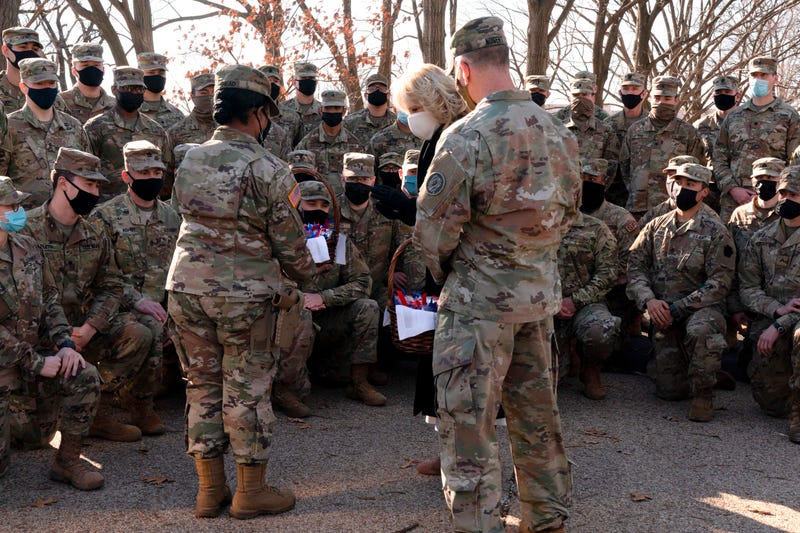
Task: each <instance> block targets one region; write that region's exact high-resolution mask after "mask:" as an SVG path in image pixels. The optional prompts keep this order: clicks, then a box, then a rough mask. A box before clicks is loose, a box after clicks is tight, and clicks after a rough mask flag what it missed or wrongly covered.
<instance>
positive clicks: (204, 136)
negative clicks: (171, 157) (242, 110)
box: [167, 111, 218, 168]
mask: <svg viewBox="0 0 800 533" xmlns="http://www.w3.org/2000/svg"><path fill="white" fill-rule="evenodd" d="M217 126H218V124H217V123H216V122H215V121H214V117H213V116H211V115H208V116H205V115H198V114H197V113H196V112H195V111H192V112H191V113H189V114H188V115H186V116H185V117H184V118H182V119H181V120H179V121H178V122H176V123H175V124H174V125H173V126H172V127H170V128H169V129H168V130H167V134H168V135H169V140H170V143H172V147H173V148H175V147H176V146H178V145H179V144H186V143H197V144H203V143H204V142H206V141H207V140H209V139H210V138H211V136H212V135H213V134H214V130H215V129H217ZM178 165H180V161H178V160H177V159H176V160H175V168H178Z"/></svg>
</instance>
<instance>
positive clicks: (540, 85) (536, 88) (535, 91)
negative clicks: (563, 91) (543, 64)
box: [525, 74, 550, 108]
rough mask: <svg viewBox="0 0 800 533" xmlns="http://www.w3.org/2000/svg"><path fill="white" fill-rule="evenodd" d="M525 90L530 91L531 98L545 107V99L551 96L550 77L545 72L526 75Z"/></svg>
mask: <svg viewBox="0 0 800 533" xmlns="http://www.w3.org/2000/svg"><path fill="white" fill-rule="evenodd" d="M525 90H526V91H530V93H531V100H533V101H534V102H536V103H537V104H538V105H539V107H542V108H544V103H545V101H546V100H547V99H548V98H549V97H550V78H548V77H547V76H546V75H545V74H530V75H528V76H525Z"/></svg>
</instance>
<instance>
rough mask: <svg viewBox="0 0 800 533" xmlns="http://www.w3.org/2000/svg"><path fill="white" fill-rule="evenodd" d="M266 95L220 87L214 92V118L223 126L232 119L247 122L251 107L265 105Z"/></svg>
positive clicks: (256, 107)
mask: <svg viewBox="0 0 800 533" xmlns="http://www.w3.org/2000/svg"><path fill="white" fill-rule="evenodd" d="M268 104H269V102H268V101H267V97H266V96H264V95H263V94H259V93H257V92H254V91H249V90H247V89H234V88H231V89H220V90H219V91H217V92H215V93H214V120H216V121H217V124H220V125H222V126H225V125H227V124H230V123H231V121H232V120H233V119H236V120H238V121H239V122H241V123H242V124H247V120H248V119H249V117H250V111H251V110H252V109H254V108H255V109H258V108H259V107H266V106H267V105H268Z"/></svg>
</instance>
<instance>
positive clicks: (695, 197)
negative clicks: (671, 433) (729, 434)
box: [627, 164, 736, 422]
mask: <svg viewBox="0 0 800 533" xmlns="http://www.w3.org/2000/svg"><path fill="white" fill-rule="evenodd" d="M674 178H675V187H676V189H677V190H678V192H677V194H676V195H675V197H676V205H677V208H676V209H675V210H674V211H672V212H670V213H668V214H666V215H663V216H660V217H658V218H656V219H654V220H652V221H651V222H649V223H648V224H647V225H646V226H645V227H644V228H643V229H642V232H641V233H640V234H639V237H637V239H636V242H634V243H633V246H632V248H631V253H630V257H629V259H628V290H627V292H628V296H629V297H630V298H631V299H632V300H633V301H635V302H636V305H637V307H638V308H639V309H641V310H642V311H645V310H646V311H647V312H648V314H649V316H650V320H651V323H652V327H653V330H652V332H651V335H650V336H651V338H653V344H654V347H655V368H656V395H658V397H659V398H662V399H665V400H682V399H685V398H687V397H688V396H689V390H690V388H689V380H691V382H692V383H691V385H692V394H693V400H692V405H691V408H690V409H689V419H690V420H693V421H695V422H708V421H710V420H711V419H712V417H713V399H712V397H713V394H712V388H713V386H714V384H715V381H716V372H717V370H719V368H720V363H721V357H722V352H723V350H725V349H726V348H727V343H726V342H725V317H724V315H723V313H724V311H725V296H726V294H727V292H728V289H729V288H730V285H731V281H732V280H733V275H734V272H735V267H736V250H735V248H734V245H733V239H731V236H730V234H729V233H728V230H727V229H726V228H725V226H724V225H723V224H722V222H721V221H720V220H719V219H718V218H716V217H714V216H712V215H710V214H708V212H706V211H704V210H702V209H701V207H702V204H703V199H704V198H705V197H706V196H707V195H708V185H709V183H710V182H711V170H709V169H708V168H706V167H705V166H702V165H694V164H687V165H681V166H680V167H678V170H677V171H676V173H675V176H674Z"/></svg>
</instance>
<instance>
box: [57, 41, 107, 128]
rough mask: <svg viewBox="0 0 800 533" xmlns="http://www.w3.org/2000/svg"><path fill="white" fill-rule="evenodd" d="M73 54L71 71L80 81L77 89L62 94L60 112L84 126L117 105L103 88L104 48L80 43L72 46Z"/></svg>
mask: <svg viewBox="0 0 800 533" xmlns="http://www.w3.org/2000/svg"><path fill="white" fill-rule="evenodd" d="M71 52H72V71H71V72H72V75H73V76H75V77H76V78H77V79H78V81H77V83H76V84H75V87H73V88H72V89H70V90H68V91H62V92H61V93H60V94H59V97H60V100H61V101H60V107H59V109H61V110H62V111H66V112H67V113H69V114H70V115H72V116H73V117H75V118H77V119H78V120H79V121H80V122H81V124H86V122H87V121H88V120H89V119H90V118H92V117H95V116H97V115H99V114H101V113H102V112H104V111H107V110H109V109H112V108H113V107H114V106H115V105H116V104H117V102H116V100H115V99H114V97H113V96H111V95H110V94H108V93H107V92H106V91H105V89H103V88H102V87H101V86H100V84H101V83H103V74H104V73H105V70H106V69H105V66H104V65H103V46H102V45H100V44H95V43H78V44H76V45H75V46H73V47H72V50H71ZM56 105H57V106H58V105H59V102H56Z"/></svg>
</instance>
